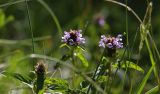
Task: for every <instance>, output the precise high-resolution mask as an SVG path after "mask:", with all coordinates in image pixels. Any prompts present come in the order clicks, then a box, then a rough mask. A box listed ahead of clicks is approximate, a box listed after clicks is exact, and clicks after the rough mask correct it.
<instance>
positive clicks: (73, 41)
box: [62, 30, 85, 46]
mask: <svg viewBox="0 0 160 94" xmlns="http://www.w3.org/2000/svg"><path fill="white" fill-rule="evenodd" d="M81 32H82V30H70V32H66V31H65V32H64V36H63V37H62V42H64V43H66V44H68V45H71V46H77V45H80V44H83V43H85V39H84V38H83V37H82V34H81Z"/></svg>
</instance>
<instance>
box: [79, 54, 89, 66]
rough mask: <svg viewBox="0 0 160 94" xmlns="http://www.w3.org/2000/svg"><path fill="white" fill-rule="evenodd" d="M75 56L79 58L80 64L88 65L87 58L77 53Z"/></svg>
mask: <svg viewBox="0 0 160 94" xmlns="http://www.w3.org/2000/svg"><path fill="white" fill-rule="evenodd" d="M76 56H77V57H78V58H79V59H80V60H81V62H82V64H83V65H84V66H85V67H88V61H87V59H86V58H85V57H84V56H83V54H81V53H77V54H76Z"/></svg>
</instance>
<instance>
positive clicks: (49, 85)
mask: <svg viewBox="0 0 160 94" xmlns="http://www.w3.org/2000/svg"><path fill="white" fill-rule="evenodd" d="M45 87H46V89H50V90H52V91H53V92H54V91H61V92H65V91H67V90H68V89H69V85H68V82H67V81H66V80H63V79H59V78H47V79H46V80H45Z"/></svg>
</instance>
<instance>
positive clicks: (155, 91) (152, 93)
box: [145, 86, 160, 94]
mask: <svg viewBox="0 0 160 94" xmlns="http://www.w3.org/2000/svg"><path fill="white" fill-rule="evenodd" d="M145 94H160V89H159V87H158V86H156V87H154V88H152V89H150V90H149V91H147V92H146V93H145Z"/></svg>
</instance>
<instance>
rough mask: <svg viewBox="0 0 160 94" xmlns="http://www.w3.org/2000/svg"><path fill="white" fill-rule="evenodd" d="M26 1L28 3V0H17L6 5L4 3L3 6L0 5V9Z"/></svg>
mask: <svg viewBox="0 0 160 94" xmlns="http://www.w3.org/2000/svg"><path fill="white" fill-rule="evenodd" d="M26 1H30V0H17V1H14V2H8V3H5V4H1V5H0V8H2V7H6V6H10V5H15V4H18V3H23V2H26Z"/></svg>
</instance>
